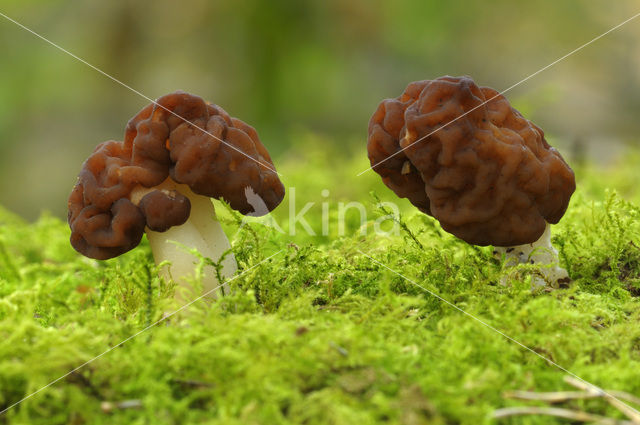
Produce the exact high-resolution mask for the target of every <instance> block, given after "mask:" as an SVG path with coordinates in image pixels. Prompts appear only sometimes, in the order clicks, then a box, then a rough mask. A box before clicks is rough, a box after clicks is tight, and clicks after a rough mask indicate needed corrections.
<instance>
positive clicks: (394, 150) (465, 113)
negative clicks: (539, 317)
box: [367, 76, 576, 284]
mask: <svg viewBox="0 0 640 425" xmlns="http://www.w3.org/2000/svg"><path fill="white" fill-rule="evenodd" d="M367 150H368V153H369V161H370V162H371V166H372V168H373V170H374V171H376V172H377V173H378V174H380V176H381V177H382V180H383V182H384V183H385V184H386V185H387V186H388V187H389V188H390V189H391V190H393V191H394V192H395V193H396V194H397V195H398V196H400V197H403V198H408V199H409V201H411V203H412V204H413V205H415V206H416V207H418V208H419V209H420V210H421V211H422V212H424V213H426V214H429V215H431V216H433V217H435V218H436V219H437V220H438V221H439V222H440V224H441V226H442V228H443V229H444V230H446V231H448V232H450V233H452V234H453V235H455V236H457V237H459V238H460V239H463V240H465V241H466V242H468V243H470V244H474V245H494V246H496V247H498V248H496V250H495V252H496V255H505V256H506V257H507V263H508V264H514V263H525V262H526V263H545V264H549V263H557V262H558V258H557V251H556V250H555V249H554V248H553V246H552V245H551V240H550V235H551V233H550V230H549V224H555V223H557V222H558V221H559V220H560V219H561V218H562V216H563V215H564V213H565V211H566V209H567V206H568V205H569V200H570V198H571V195H572V194H573V192H574V190H575V188H576V183H575V177H574V174H573V171H572V170H571V168H570V167H569V165H567V163H566V162H565V161H564V159H563V158H562V156H561V155H560V153H558V151H557V150H556V149H554V148H553V147H551V146H549V144H548V143H547V141H546V140H545V138H544V132H543V131H542V130H541V129H540V128H539V127H538V126H536V125H535V124H533V123H532V122H530V121H528V120H527V119H525V118H524V117H523V116H522V115H521V114H520V113H519V112H518V111H517V110H515V109H514V108H512V107H511V105H510V104H509V102H508V101H507V99H506V98H505V97H504V96H502V95H501V94H499V93H498V92H497V91H495V90H493V89H491V88H488V87H478V86H477V85H476V84H475V83H474V82H473V81H472V80H471V78H469V77H448V76H447V77H441V78H437V79H435V80H424V81H417V82H413V83H410V84H409V85H408V86H407V88H406V89H405V91H404V93H403V94H402V95H400V96H399V97H397V98H395V99H386V100H383V101H382V102H381V103H380V105H379V106H378V109H377V110H376V111H375V113H374V114H373V116H372V117H371V121H370V122H369V139H368V144H367ZM514 246H517V249H511V248H509V247H514ZM540 276H542V277H543V278H536V279H534V282H535V283H538V284H542V283H550V284H554V282H555V283H558V282H566V281H567V280H568V275H567V272H566V271H565V270H564V269H562V268H560V267H557V266H554V267H545V268H543V269H541V271H540Z"/></svg>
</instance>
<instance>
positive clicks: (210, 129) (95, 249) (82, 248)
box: [69, 92, 284, 259]
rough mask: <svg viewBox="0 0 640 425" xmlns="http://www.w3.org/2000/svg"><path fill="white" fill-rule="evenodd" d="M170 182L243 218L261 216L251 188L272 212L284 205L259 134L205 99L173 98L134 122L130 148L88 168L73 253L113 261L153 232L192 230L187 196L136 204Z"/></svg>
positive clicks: (72, 212)
mask: <svg viewBox="0 0 640 425" xmlns="http://www.w3.org/2000/svg"><path fill="white" fill-rule="evenodd" d="M158 105H160V106H158ZM176 115H177V116H176ZM202 130H205V131H206V133H205V132H203V131H202ZM207 133H210V134H207ZM212 135H213V136H214V137H212ZM222 141H224V143H223V142H222ZM167 177H171V179H173V180H174V181H175V182H176V183H182V184H186V185H188V186H189V187H190V188H191V190H192V191H193V192H195V193H196V194H199V195H204V196H208V197H211V198H217V199H223V200H225V201H226V202H228V203H229V205H230V206H231V207H232V208H233V209H235V210H238V211H239V212H241V213H242V214H247V213H254V214H255V213H259V212H260V211H254V210H253V207H252V205H250V204H249V203H248V201H247V199H246V196H245V189H246V188H251V189H252V190H253V192H254V193H255V194H257V195H258V196H260V198H261V199H262V200H263V201H264V203H265V205H266V206H267V209H268V210H269V211H271V210H273V209H274V208H275V207H276V206H277V205H278V204H279V203H280V202H281V201H282V199H283V197H284V186H283V185H282V183H281V182H280V179H279V178H278V175H277V173H276V171H275V167H274V165H273V162H272V161H271V157H270V156H269V153H268V152H267V150H266V148H265V147H264V146H263V145H262V143H261V142H260V139H259V138H258V134H257V133H256V131H255V130H254V129H253V127H251V126H249V125H247V124H246V123H244V122H242V121H241V120H239V119H237V118H232V117H230V116H229V115H228V114H227V113H226V112H225V111H224V110H223V109H222V108H220V107H219V106H217V105H212V104H208V103H206V102H205V101H204V100H202V98H200V97H198V96H194V95H191V94H188V93H183V92H176V93H171V94H168V95H166V96H163V97H161V98H159V99H158V100H157V101H156V103H151V104H150V105H148V106H146V107H145V108H143V109H142V110H141V111H140V112H139V113H138V114H137V115H136V116H135V117H134V118H132V119H131V120H130V121H129V123H128V124H127V127H126V129H125V138H124V141H123V142H117V141H109V142H104V143H102V144H100V145H98V146H97V147H96V149H95V151H94V152H93V154H91V156H90V157H89V158H88V159H87V160H86V161H85V162H84V164H83V166H82V170H81V171H80V174H79V175H78V182H77V183H76V186H75V187H74V189H73V191H72V193H71V196H70V197H69V225H70V227H71V232H72V233H71V244H72V245H73V247H74V248H75V249H76V250H77V251H79V252H80V253H82V254H84V255H86V256H87V257H91V258H96V259H107V258H112V257H115V256H118V255H120V254H122V253H124V252H126V251H128V250H130V249H132V248H134V247H135V246H136V245H138V243H139V242H140V239H141V237H142V234H143V232H144V228H145V226H147V227H149V228H151V229H152V230H157V231H164V230H167V229H168V228H169V227H171V226H174V225H179V224H182V223H184V221H186V219H187V218H188V214H189V204H188V199H186V198H185V197H184V196H182V195H180V194H177V193H166V192H162V191H152V192H151V193H150V194H149V195H147V196H146V197H145V198H146V199H145V198H143V199H142V201H141V202H140V204H139V205H134V204H133V203H132V202H131V200H130V197H131V192H132V190H133V189H134V188H136V187H138V186H143V187H147V188H152V187H154V186H157V185H159V184H161V183H162V182H163V181H164V180H165V179H167ZM185 199H186V201H185Z"/></svg>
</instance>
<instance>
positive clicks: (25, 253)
mask: <svg viewBox="0 0 640 425" xmlns="http://www.w3.org/2000/svg"><path fill="white" fill-rule="evenodd" d="M299 138H300V139H301V140H302V141H301V143H302V144H303V145H304V146H305V149H306V150H307V151H308V152H309V156H307V157H300V156H290V157H286V158H285V159H283V160H282V161H280V162H279V165H280V167H279V168H280V170H281V171H282V173H283V175H284V177H283V180H284V182H285V185H286V186H287V187H290V186H295V187H296V189H297V190H296V203H297V204H298V209H300V208H301V205H304V204H305V203H306V202H315V204H314V206H312V207H311V208H310V210H309V213H308V214H307V215H306V216H305V218H306V219H307V221H308V222H309V224H310V225H312V226H313V227H314V229H315V230H316V232H317V233H320V230H321V227H320V226H321V222H322V205H321V203H322V202H326V203H327V204H328V208H329V212H330V214H331V220H329V234H328V235H324V236H323V235H321V234H319V235H315V236H311V235H306V234H304V233H303V232H300V233H298V234H296V235H293V236H292V235H289V234H288V232H289V227H288V224H287V223H286V222H287V220H288V215H289V211H288V204H287V202H288V201H287V200H285V202H284V203H283V205H282V207H281V208H280V209H279V210H277V211H276V212H275V214H274V217H275V219H276V221H277V222H278V223H279V224H280V225H281V227H282V228H283V229H284V230H285V231H286V233H279V232H278V231H276V230H274V229H273V228H272V227H269V226H266V225H264V223H263V222H262V221H260V220H258V219H251V220H250V224H249V225H244V226H242V227H241V228H240V224H241V218H240V217H238V216H237V215H236V214H233V213H231V212H229V211H228V210H227V209H225V208H223V207H222V206H221V205H220V204H219V205H218V211H219V212H220V215H221V217H222V220H223V221H224V224H225V227H226V231H227V234H229V235H232V242H233V246H234V247H235V248H234V253H235V255H236V258H237V259H238V262H239V266H240V269H241V270H247V269H249V268H250V267H252V266H254V265H256V264H258V263H259V262H260V261H262V260H263V259H265V258H267V257H268V256H270V255H272V254H273V253H276V252H278V251H279V250H283V251H282V252H281V253H279V254H277V255H276V256H274V257H273V258H272V259H270V260H268V261H266V262H265V263H263V264H260V265H259V266H257V267H256V268H254V269H252V270H250V271H249V272H248V273H246V274H244V275H242V276H241V277H239V278H237V279H235V280H233V281H232V282H231V287H232V289H233V292H232V294H231V295H229V296H226V297H224V298H223V299H222V300H220V302H218V303H216V304H214V305H212V306H210V307H207V306H206V305H204V304H202V303H195V304H194V305H192V306H191V307H190V308H189V311H188V313H185V314H180V315H177V316H173V317H171V318H170V319H168V320H167V321H166V322H163V323H162V324H160V325H158V326H155V327H153V328H152V329H150V330H148V331H146V332H144V333H142V334H140V335H138V336H137V337H135V338H133V339H131V340H130V341H127V342H126V343H125V344H124V345H122V346H121V347H118V348H117V349H114V350H113V351H110V352H108V353H106V354H105V355H103V356H101V357H100V358H98V359H97V360H95V361H93V362H91V363H90V364H88V365H86V366H84V367H82V368H81V369H79V370H78V371H77V372H74V373H72V374H70V375H68V376H66V377H65V378H63V379H61V380H60V381H58V382H56V383H55V384H53V385H51V386H50V387H48V388H46V389H44V390H43V391H41V392H39V393H38V394H36V395H34V396H33V397H31V398H29V399H28V400H26V401H25V402H23V403H21V404H20V405H18V406H16V407H14V408H12V409H10V410H9V411H8V412H6V413H5V414H3V415H1V416H0V424H5V423H6V424H9V423H12V424H47V425H50V424H67V423H73V424H85V423H86V424H103V423H104V424H138V423H139V424H144V423H155V424H187V423H203V424H204V423H206V424H236V423H237V424H254V423H255V424H287V423H305V424H356V423H357V424H369V423H371V424H373V423H381V422H385V423H399V424H422V423H430V424H454V423H461V424H483V423H484V424H488V423H493V421H492V420H491V419H490V418H489V417H490V414H491V412H492V411H493V410H494V409H497V408H500V407H505V406H508V405H512V404H513V403H514V402H512V401H506V400H504V399H503V398H502V396H501V394H502V393H503V392H504V391H507V390H511V389H533V390H539V391H546V390H559V389H563V388H565V387H564V384H563V382H562V377H563V372H562V371H560V370H558V369H557V368H555V367H553V366H551V365H549V364H547V362H545V361H544V360H542V359H541V358H540V357H538V356H536V355H534V354H532V353H531V352H528V351H526V350H524V349H522V347H520V346H518V345H516V344H514V343H513V342H510V341H509V340H507V339H505V338H504V337H502V336H500V335H498V334H497V333H495V332H494V331H492V330H490V329H488V328H486V327H484V326H482V325H481V324H480V323H478V322H477V321H475V320H473V319H471V318H470V317H468V316H466V315H464V314H462V313H461V312H459V311H457V310H455V309H453V308H452V307H450V306H448V305H447V304H445V303H443V302H442V301H440V300H438V299H437V298H435V297H433V296H432V295H430V294H429V293H427V292H426V291H424V290H423V289H420V288H418V287H416V286H415V285H413V284H411V283H410V282H409V281H407V280H405V279H403V278H402V277H400V276H398V275H397V274H394V273H393V272H391V271H389V270H388V269H386V268H384V267H382V266H380V265H378V264H376V263H375V262H373V261H371V260H370V259H369V258H367V257H366V256H364V255H362V254H361V252H360V251H363V252H366V253H367V254H369V255H371V256H372V257H374V258H376V259H377V260H378V261H380V262H382V263H384V264H386V265H387V266H388V267H390V268H391V269H393V270H395V271H397V272H398V273H401V274H402V275H404V276H406V277H407V278H409V279H411V280H413V281H415V282H416V283H418V284H420V285H422V286H423V287H424V288H426V289H428V290H430V291H433V292H435V293H437V294H439V295H440V296H442V297H443V298H445V299H446V300H448V301H450V302H452V303H455V304H456V305H457V306H459V307H460V308H462V309H464V310H465V311H467V312H468V313H469V314H472V315H474V316H476V317H478V318H480V319H482V320H483V321H485V322H486V323H488V324H490V325H491V326H494V327H495V328H497V329H499V330H500V331H502V332H504V333H505V334H507V335H509V336H511V337H513V338H515V339H516V340H518V341H520V342H522V343H523V344H525V345H527V346H529V347H531V348H533V349H534V350H536V351H537V352H539V353H540V354H542V355H543V356H545V357H548V358H549V359H551V360H553V361H555V362H557V363H558V364H560V365H562V366H563V367H565V368H567V369H568V370H570V371H572V372H573V373H576V374H577V375H579V376H581V377H583V378H584V379H586V380H589V381H591V382H593V383H595V384H597V385H599V386H602V387H603V388H612V389H619V390H624V391H628V392H631V393H635V394H640V297H639V295H640V248H639V247H640V220H639V217H640V191H638V190H637V185H636V184H634V185H630V184H627V183H626V182H629V181H634V182H637V181H640V170H638V169H637V167H636V165H635V164H636V163H637V161H634V158H637V155H635V154H634V155H630V156H628V162H624V163H621V164H619V166H618V171H616V172H613V171H611V170H601V169H598V168H595V167H590V166H585V167H581V168H580V169H578V170H577V172H578V185H579V190H578V192H577V194H576V196H575V197H574V198H573V201H572V204H571V206H570V208H569V211H568V213H567V215H566V216H565V218H564V219H563V220H562V222H561V223H560V224H559V225H557V226H554V228H553V238H554V241H555V244H556V246H557V247H558V248H559V250H560V253H561V259H562V261H563V263H564V265H565V266H566V267H567V268H568V269H569V271H570V273H571V276H572V277H573V278H574V282H573V284H572V285H571V286H570V287H569V288H566V289H555V290H552V291H534V292H532V291H531V290H530V280H529V279H530V276H531V273H532V272H533V271H534V270H532V268H531V266H525V267H521V268H518V269H514V270H508V271H503V270H502V269H501V265H500V264H499V262H498V261H497V260H494V259H493V258H492V256H491V251H490V249H489V248H477V247H472V246H469V245H467V244H465V243H463V242H461V241H459V240H457V239H455V238H454V237H452V236H450V235H448V234H446V233H445V232H443V231H442V230H441V229H440V228H439V226H438V224H437V223H436V222H435V221H434V220H432V219H431V218H429V217H426V216H425V215H423V214H420V213H418V212H417V211H415V209H413V208H412V207H411V206H410V205H409V204H408V203H407V202H406V201H404V200H402V201H401V202H399V205H400V210H401V216H400V217H396V220H400V222H401V226H400V231H399V233H398V234H397V235H393V236H389V237H378V236H376V235H375V234H373V233H372V231H371V230H372V228H373V227H372V226H373V223H374V220H376V219H377V218H378V217H380V216H384V215H386V214H388V211H384V209H380V208H378V207H376V204H377V203H378V199H377V197H376V196H379V197H380V201H396V199H395V198H394V196H393V195H392V194H391V193H390V192H389V191H388V190H386V189H385V188H384V187H383V186H382V184H381V182H380V180H379V178H378V177H377V175H375V174H373V173H371V172H369V173H367V174H365V175H363V176H362V177H357V178H356V177H354V175H355V174H357V172H359V171H361V170H362V169H364V168H365V167H366V162H365V160H364V159H363V158H362V157H363V155H362V153H361V152H357V153H354V154H348V153H347V154H344V155H338V154H337V153H336V152H327V151H326V150H324V149H325V147H326V144H323V143H322V140H319V139H318V138H317V137H316V136H308V135H300V137H299ZM345 182H349V183H345ZM607 182H611V184H610V185H608V184H607ZM618 183H620V186H618ZM325 188H326V189H329V190H330V192H331V193H330V194H329V196H324V197H323V196H322V194H321V191H322V190H323V189H325ZM614 188H615V189H618V190H619V191H620V194H617V193H616V192H615V191H614V190H613V189H614ZM371 191H374V192H375V193H376V194H377V195H376V196H374V197H372V196H371V195H370V192H371ZM353 200H358V201H361V202H363V204H364V205H365V206H366V209H367V214H368V218H369V220H368V222H367V224H366V225H365V226H362V227H361V226H360V222H359V220H358V217H357V214H355V215H354V216H352V217H351V216H348V219H347V226H346V228H345V229H344V230H345V232H344V235H340V232H339V229H338V228H337V226H336V225H335V218H336V217H337V214H338V213H337V203H338V202H345V203H346V202H350V201H353ZM352 212H354V211H352ZM239 228H240V229H239ZM365 229H366V230H368V231H367V232H366V234H363V230H365ZM68 236H69V231H68V228H67V225H66V223H64V222H63V221H61V220H59V219H57V218H54V217H50V216H48V215H44V216H42V218H41V219H40V220H38V221H37V222H35V223H31V224H30V223H25V222H24V221H22V220H21V219H19V218H18V217H15V216H13V215H11V214H10V213H9V212H7V211H5V210H0V338H1V339H2V343H1V344H0V409H3V408H5V407H7V406H9V405H11V404H13V403H15V402H16V401H18V400H20V399H21V398H23V397H25V396H27V395H29V394H30V393H32V392H33V391H36V390H38V389H40V388H41V387H43V386H44V385H46V384H48V383H49V382H51V381H53V380H55V379H57V378H59V377H60V376H62V375H64V374H65V373H67V372H69V371H71V370H72V369H74V368H76V367H77V366H79V365H82V364H83V363H84V362H86V361H87V360H89V359H91V358H93V357H94V356H97V355H98V354H100V353H103V352H104V351H105V350H107V349H108V348H109V347H111V346H113V345H115V344H118V343H119V342H121V341H123V340H125V339H126V338H128V337H129V336H131V335H133V334H135V333H136V332H138V331H140V330H142V329H144V328H145V327H146V326H148V325H149V324H151V323H153V322H155V321H156V320H158V319H159V318H161V317H162V314H163V312H164V311H168V310H169V308H170V307H171V293H172V287H171V285H170V284H168V283H166V282H163V281H161V280H160V279H159V278H157V277H156V269H155V266H153V261H152V257H151V253H150V251H149V248H148V245H147V244H146V242H143V244H142V245H141V246H140V247H138V248H136V249H135V250H133V251H131V252H129V253H127V254H125V255H123V256H121V257H119V258H117V259H113V260H109V261H106V262H97V261H93V260H87V259H85V258H83V257H81V256H79V255H77V254H76V253H75V252H74V251H73V250H72V248H71V247H70V246H69V244H68ZM503 277H506V278H507V279H506V281H507V282H508V283H507V284H506V285H502V284H500V283H499V282H500V280H501V279H502V278H503ZM123 400H138V401H139V403H138V407H137V408H131V409H121V408H117V407H116V408H111V409H110V410H108V411H105V410H104V409H103V407H104V406H102V405H101V403H102V402H104V401H110V402H113V403H117V402H119V401H123ZM576 406H578V407H583V408H587V409H590V410H592V411H594V412H599V413H603V414H609V415H614V414H615V413H614V412H611V411H609V410H606V408H605V407H603V406H602V405H601V404H598V403H595V402H593V401H591V402H581V403H578V404H576ZM503 423H513V424H515V423H518V424H549V423H560V422H559V421H555V420H553V419H549V418H546V417H528V418H519V419H517V420H512V421H504V422H503Z"/></svg>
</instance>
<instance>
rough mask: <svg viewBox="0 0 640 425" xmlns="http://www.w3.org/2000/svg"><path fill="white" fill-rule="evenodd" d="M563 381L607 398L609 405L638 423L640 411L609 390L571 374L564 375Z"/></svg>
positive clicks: (639, 421)
mask: <svg viewBox="0 0 640 425" xmlns="http://www.w3.org/2000/svg"><path fill="white" fill-rule="evenodd" d="M564 381H565V382H566V383H567V384H569V385H572V386H574V387H576V388H578V389H581V390H584V391H586V392H588V393H589V394H594V395H599V396H600V397H603V398H604V399H605V400H607V402H609V404H610V405H612V406H613V407H615V408H616V409H618V410H620V411H621V412H622V413H624V414H625V415H626V416H627V418H629V419H631V421H632V422H633V423H634V424H640V412H638V411H637V410H636V409H634V408H633V407H631V406H629V405H628V404H626V403H624V402H622V401H620V400H619V399H618V398H615V396H612V395H611V394H610V393H609V392H605V391H602V390H601V389H599V388H597V387H594V386H593V385H591V384H588V383H587V382H584V381H580V380H578V379H576V378H574V377H572V376H565V377H564Z"/></svg>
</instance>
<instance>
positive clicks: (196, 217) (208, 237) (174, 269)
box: [135, 179, 237, 301]
mask: <svg viewBox="0 0 640 425" xmlns="http://www.w3.org/2000/svg"><path fill="white" fill-rule="evenodd" d="M153 189H166V190H175V191H178V192H180V193H181V194H182V195H184V196H186V197H187V198H189V201H190V202H191V213H190V215H189V219H188V220H187V221H186V222H185V223H184V224H182V225H179V226H173V227H171V228H169V229H168V230H167V231H165V232H155V231H153V230H150V229H148V228H147V229H145V233H146V234H147V239H148V240H149V244H150V245H151V251H152V253H153V258H154V260H155V263H156V264H157V265H160V264H162V263H163V262H167V264H165V265H163V266H162V267H161V268H160V271H159V274H160V276H161V277H163V278H164V279H165V280H167V281H169V280H173V281H174V282H175V283H176V284H177V287H176V293H175V298H176V299H177V300H180V301H188V300H190V299H194V298H196V297H198V296H200V295H205V298H208V299H215V298H217V297H218V296H219V295H221V294H224V293H226V292H227V291H228V285H226V284H222V283H221V282H219V280H218V277H217V273H216V270H215V268H214V267H213V266H209V265H206V266H205V267H203V268H202V275H201V276H198V273H197V271H198V265H199V263H200V261H201V260H200V258H199V257H198V256H196V255H194V254H192V253H191V252H189V251H190V250H193V249H196V250H197V251H198V252H199V253H200V254H201V255H202V256H203V257H205V258H209V259H211V260H212V261H213V262H218V261H219V260H220V258H221V257H222V256H223V255H224V254H225V253H227V255H226V256H225V257H224V260H222V263H221V265H222V269H221V270H220V276H221V277H222V278H223V279H228V278H230V277H231V276H233V274H234V273H235V272H236V270H237V263H236V260H235V257H234V256H233V253H231V252H228V251H229V249H230V248H231V245H230V244H229V240H228V239H227V236H226V235H225V233H224V231H223V230H222V227H221V226H220V222H219V221H218V220H217V218H216V212H215V208H214V206H213V203H212V202H211V199H209V198H207V197H205V196H201V195H197V194H195V193H193V192H192V191H191V189H190V188H189V187H188V186H186V185H182V184H177V183H175V182H173V181H172V180H171V179H167V180H166V181H165V182H163V183H162V184H161V185H159V186H156V187H154V188H150V189H146V188H142V189H140V191H139V193H136V196H135V199H136V200H137V199H140V198H141V197H142V196H144V193H143V192H148V191H150V190H153ZM140 192H142V193H140ZM200 277H201V279H199V278H200ZM196 279H198V280H199V283H200V284H201V285H202V294H197V293H194V288H193V282H195V281H196Z"/></svg>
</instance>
